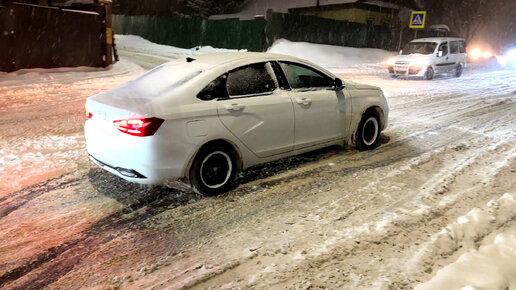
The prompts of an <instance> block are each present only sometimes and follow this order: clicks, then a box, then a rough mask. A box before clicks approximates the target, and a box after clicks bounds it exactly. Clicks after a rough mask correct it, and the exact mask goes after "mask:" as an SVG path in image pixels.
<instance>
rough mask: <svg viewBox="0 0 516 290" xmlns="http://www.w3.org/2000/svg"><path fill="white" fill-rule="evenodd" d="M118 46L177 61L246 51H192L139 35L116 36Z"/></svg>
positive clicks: (207, 48) (205, 48)
mask: <svg viewBox="0 0 516 290" xmlns="http://www.w3.org/2000/svg"><path fill="white" fill-rule="evenodd" d="M115 38H116V46H117V48H118V49H120V50H131V51H134V50H136V51H138V52H140V53H149V54H158V55H160V56H165V57H169V58H172V59H177V58H180V57H184V56H189V55H195V54H206V53H216V52H228V51H246V50H237V49H225V48H213V47H211V46H209V45H207V46H196V47H193V48H190V49H185V48H179V47H174V46H169V45H162V44H156V43H153V42H150V41H148V40H147V39H145V38H142V37H141V36H137V35H122V34H117V35H116V37H115Z"/></svg>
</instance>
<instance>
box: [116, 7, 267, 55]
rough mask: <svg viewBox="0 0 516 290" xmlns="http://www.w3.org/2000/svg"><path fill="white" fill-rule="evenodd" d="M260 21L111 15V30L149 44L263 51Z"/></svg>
mask: <svg viewBox="0 0 516 290" xmlns="http://www.w3.org/2000/svg"><path fill="white" fill-rule="evenodd" d="M266 24H267V22H266V21H265V20H264V19H257V20H247V21H240V20H238V19H224V20H207V19H200V18H186V17H167V16H149V15H137V16H124V15H113V31H114V32H115V33H117V34H134V35H139V36H141V37H143V38H145V39H148V40H149V41H152V42H155V43H159V44H166V45H172V46H176V47H181V48H192V47H196V46H207V45H210V46H213V47H217V48H228V49H247V50H249V51H263V50H264V44H265V38H264V37H265V34H264V30H265V26H266Z"/></svg>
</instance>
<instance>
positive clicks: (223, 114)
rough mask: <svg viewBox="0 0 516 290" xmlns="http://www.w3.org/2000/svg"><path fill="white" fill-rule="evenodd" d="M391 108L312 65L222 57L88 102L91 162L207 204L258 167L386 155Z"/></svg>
mask: <svg viewBox="0 0 516 290" xmlns="http://www.w3.org/2000/svg"><path fill="white" fill-rule="evenodd" d="M388 113H389V106H388V104H387V100H386V98H385V97H384V95H383V93H382V91H381V90H380V89H379V88H377V87H373V86H368V85H361V84H356V83H353V82H345V83H343V82H342V81H341V80H340V79H338V78H336V77H335V76H333V75H332V74H331V73H330V72H328V71H327V70H325V69H323V68H321V67H319V66H317V65H314V64H312V63H310V62H308V61H305V60H301V59H297V58H293V57H289V56H285V55H277V54H269V53H241V52H238V53H218V54H206V55H199V56H195V57H194V58H185V59H182V60H179V61H174V62H170V63H167V64H164V65H161V66H159V67H157V68H155V69H153V70H151V71H149V72H147V73H145V74H143V75H142V76H140V77H138V78H136V79H134V80H132V81H130V82H128V83H126V84H123V85H121V86H119V87H117V88H114V89H112V90H109V91H106V92H103V93H100V94H97V95H94V96H92V97H89V98H88V99H87V101H86V116H87V118H88V119H87V121H86V124H85V136H86V144H87V151H88V153H89V155H90V157H91V160H92V161H93V162H95V163H96V164H97V165H98V166H100V167H102V168H103V169H105V170H107V171H109V172H111V173H113V174H115V175H118V176H120V177H122V178H124V179H126V180H129V181H132V182H137V183H142V184H154V185H160V184H168V183H169V182H170V181H175V180H180V181H182V182H185V183H187V184H190V185H191V186H192V187H193V188H194V189H195V190H196V191H198V192H201V193H203V194H206V195H213V194H218V193H221V192H224V191H227V190H229V189H230V188H231V185H232V183H233V180H234V179H235V176H236V173H237V172H238V171H239V170H242V169H245V168H248V167H250V166H253V165H257V164H260V163H266V162H269V161H272V160H277V159H280V158H284V157H288V156H292V155H295V154H300V153H304V152H307V151H312V150H316V149H319V148H322V147H326V146H330V145H336V144H338V145H344V144H347V143H353V144H355V145H356V147H357V148H358V149H360V150H368V149H372V148H374V147H376V146H377V145H378V141H379V136H380V132H381V130H383V129H384V128H385V127H386V126H387V118H388Z"/></svg>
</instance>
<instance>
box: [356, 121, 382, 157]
mask: <svg viewBox="0 0 516 290" xmlns="http://www.w3.org/2000/svg"><path fill="white" fill-rule="evenodd" d="M380 132H381V126H380V118H379V117H378V114H377V113H376V112H374V111H368V112H366V113H365V114H364V115H362V120H360V124H358V129H357V133H356V147H357V149H358V150H362V151H363V150H371V149H374V148H376V147H377V146H378V144H379V141H380Z"/></svg>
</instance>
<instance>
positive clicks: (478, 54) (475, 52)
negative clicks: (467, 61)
mask: <svg viewBox="0 0 516 290" xmlns="http://www.w3.org/2000/svg"><path fill="white" fill-rule="evenodd" d="M481 56H482V52H481V51H480V49H478V48H475V49H473V50H472V51H471V57H472V58H473V59H477V58H480V57H481Z"/></svg>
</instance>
